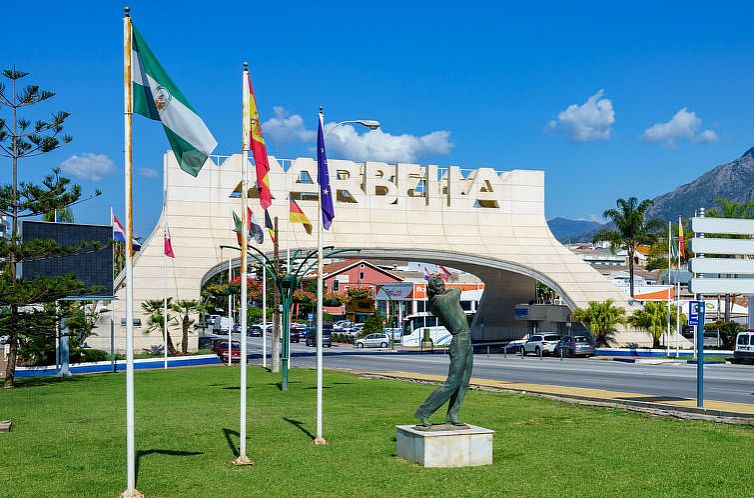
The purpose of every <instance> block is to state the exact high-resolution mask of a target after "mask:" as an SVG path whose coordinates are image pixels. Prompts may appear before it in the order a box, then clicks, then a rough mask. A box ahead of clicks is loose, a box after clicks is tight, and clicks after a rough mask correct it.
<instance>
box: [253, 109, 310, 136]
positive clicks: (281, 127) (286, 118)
mask: <svg viewBox="0 0 754 498" xmlns="http://www.w3.org/2000/svg"><path fill="white" fill-rule="evenodd" d="M272 111H273V112H274V113H275V116H274V117H272V118H270V119H268V120H267V121H265V122H264V123H262V132H263V133H264V136H265V137H269V138H270V139H271V140H272V141H273V142H277V143H279V144H286V143H293V142H310V141H313V140H315V139H316V138H317V133H316V132H314V131H311V130H307V129H306V127H305V126H304V119H303V118H302V117H301V116H299V115H298V114H294V115H292V116H291V115H290V113H289V112H288V111H287V110H286V109H285V108H284V107H281V106H275V107H273V108H272Z"/></svg>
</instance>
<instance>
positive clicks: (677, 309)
mask: <svg viewBox="0 0 754 498" xmlns="http://www.w3.org/2000/svg"><path fill="white" fill-rule="evenodd" d="M680 226H681V217H680V216H679V217H678V227H679V228H678V230H679V235H680ZM675 270H676V271H675V295H676V306H675V357H676V358H678V356H679V354H680V348H679V345H678V336H679V335H681V282H680V280H679V279H678V275H679V274H680V273H681V239H680V237H679V239H678V259H677V261H676V266H675Z"/></svg>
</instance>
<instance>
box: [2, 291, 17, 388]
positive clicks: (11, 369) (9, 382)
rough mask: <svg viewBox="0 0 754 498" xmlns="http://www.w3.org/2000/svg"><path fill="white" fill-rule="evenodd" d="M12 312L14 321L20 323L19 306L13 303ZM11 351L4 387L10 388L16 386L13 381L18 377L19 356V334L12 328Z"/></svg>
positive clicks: (9, 339) (9, 338)
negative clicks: (17, 359)
mask: <svg viewBox="0 0 754 498" xmlns="http://www.w3.org/2000/svg"><path fill="white" fill-rule="evenodd" d="M10 313H11V316H12V317H13V323H18V306H16V305H11V307H10ZM8 341H9V346H10V348H9V350H10V351H9V352H8V364H7V365H6V366H5V381H4V383H3V387H5V388H6V389H10V388H11V387H13V386H14V384H13V382H14V380H15V377H16V357H17V356H18V334H16V332H15V331H14V330H11V331H10V332H9V334H8Z"/></svg>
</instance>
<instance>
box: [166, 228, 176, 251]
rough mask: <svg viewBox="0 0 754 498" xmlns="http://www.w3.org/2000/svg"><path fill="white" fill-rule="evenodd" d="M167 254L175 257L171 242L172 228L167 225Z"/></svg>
mask: <svg viewBox="0 0 754 498" xmlns="http://www.w3.org/2000/svg"><path fill="white" fill-rule="evenodd" d="M165 256H167V257H168V258H174V259H175V253H174V252H173V244H172V243H171V242H170V229H169V228H168V226H167V225H165Z"/></svg>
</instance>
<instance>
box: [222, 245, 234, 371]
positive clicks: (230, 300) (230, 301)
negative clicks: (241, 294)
mask: <svg viewBox="0 0 754 498" xmlns="http://www.w3.org/2000/svg"><path fill="white" fill-rule="evenodd" d="M232 264H233V254H231V253H230V251H228V291H229V292H228V366H231V365H232V364H233V360H232V359H231V357H232V356H233V355H232V353H233V342H232V340H233V335H232V334H231V332H233V295H231V293H230V281H231V279H232V278H233V269H232ZM220 331H221V332H222V327H221V330H220Z"/></svg>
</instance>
